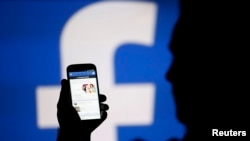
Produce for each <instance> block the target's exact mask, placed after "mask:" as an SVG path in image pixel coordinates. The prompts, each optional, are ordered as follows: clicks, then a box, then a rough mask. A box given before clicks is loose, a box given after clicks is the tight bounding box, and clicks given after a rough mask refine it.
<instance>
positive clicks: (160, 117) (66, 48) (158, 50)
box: [0, 0, 185, 141]
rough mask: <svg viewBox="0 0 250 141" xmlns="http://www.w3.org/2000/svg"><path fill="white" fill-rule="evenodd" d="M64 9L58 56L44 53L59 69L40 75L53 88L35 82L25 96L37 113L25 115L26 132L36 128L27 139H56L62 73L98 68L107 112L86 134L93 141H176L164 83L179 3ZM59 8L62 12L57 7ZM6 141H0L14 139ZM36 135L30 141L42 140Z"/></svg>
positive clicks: (178, 127) (179, 133)
mask: <svg viewBox="0 0 250 141" xmlns="http://www.w3.org/2000/svg"><path fill="white" fill-rule="evenodd" d="M29 4H34V3H29ZM43 4H44V3H40V4H39V6H40V5H43ZM34 5H36V4H34ZM37 6H38V4H37ZM39 6H38V7H39ZM71 6H72V7H73V8H72V11H70V12H69V13H68V16H67V17H66V16H65V18H64V19H63V20H61V28H60V30H58V31H59V32H56V33H57V37H58V40H57V41H58V43H57V48H58V49H57V50H54V51H53V52H54V54H49V55H51V56H53V55H55V54H56V52H57V54H56V55H57V56H58V63H57V65H58V66H57V67H58V69H56V71H55V70H54V71H53V72H48V73H52V74H59V75H57V76H50V77H47V76H46V75H45V76H46V77H47V79H51V80H50V81H51V82H52V81H53V82H52V83H51V82H50V81H49V80H44V79H41V81H38V82H34V84H33V85H32V88H33V90H34V91H33V92H30V93H34V95H33V97H34V99H33V100H34V103H33V106H34V107H36V108H35V109H28V110H33V111H35V112H33V114H34V115H33V120H34V122H33V124H34V126H31V127H29V130H33V131H34V128H35V131H34V132H36V133H39V132H43V133H44V134H43V135H44V136H48V137H45V138H48V139H51V138H53V137H51V136H52V134H53V133H54V134H55V135H54V136H56V132H55V131H56V128H58V122H57V118H56V104H57V101H58V98H59V92H60V84H59V81H60V79H62V78H66V67H67V66H68V65H70V64H77V63H93V64H95V65H96V66H97V71H98V76H99V85H100V86H99V87H100V93H103V94H105V95H106V96H107V98H108V100H107V103H108V104H109V106H110V110H109V111H108V118H107V120H106V121H105V122H104V123H103V124H102V125H101V126H100V127H98V128H97V129H96V130H95V131H94V132H93V134H92V140H93V141H99V140H108V141H117V140H119V141H131V140H133V139H135V138H138V137H139V138H142V139H145V140H157V141H160V140H163V141H165V140H168V139H170V138H179V139H181V138H182V137H183V135H184V134H185V127H184V125H182V124H181V123H179V121H178V120H177V118H176V115H175V110H176V109H175V103H174V97H173V94H172V91H171V84H170V83H169V82H167V81H166V80H165V73H166V72H167V71H168V69H169V67H170V65H171V62H172V55H171V53H170V52H169V50H168V45H169V43H170V39H171V34H172V31H173V27H174V24H175V22H176V21H177V18H178V1H174V0H173V1H167V2H160V1H159V2H157V1H99V2H92V1H91V2H89V3H80V2H79V4H77V3H73V4H72V5H71ZM45 7H46V6H45ZM59 7H60V6H59ZM64 8H65V9H66V8H68V5H67V6H65V5H61V9H64ZM51 9H52V8H51ZM63 21H64V22H63ZM54 26H55V25H54ZM55 27H56V26H55ZM47 40H50V39H47ZM48 43H49V42H48ZM53 48H56V46H53ZM38 50H39V49H38ZM31 59H32V58H31ZM1 62H2V60H1ZM22 63H25V62H22ZM54 64H56V62H52V63H49V64H47V65H46V67H45V68H42V69H40V70H39V71H43V70H46V68H48V67H51V66H53V65H54ZM28 65H31V64H28ZM28 65H27V66H28ZM37 66H40V65H37ZM41 67H44V66H41ZM37 70H38V69H37ZM50 70H51V69H50ZM39 71H38V72H36V75H37V74H39ZM43 74H44V73H43ZM36 75H34V76H36ZM47 81H49V82H47ZM30 82H32V81H30ZM41 82H42V83H41ZM29 88H30V87H29ZM1 97H2V96H1ZM26 97H28V95H27V96H26ZM0 114H1V113H0ZM24 117H26V116H24ZM24 121H25V120H24ZM5 126H8V127H9V128H12V127H13V125H9V124H5ZM20 127H21V125H20ZM1 130H3V132H5V131H4V129H1ZM21 132H22V131H20V133H21ZM5 136H6V140H15V139H14V137H10V136H7V135H5ZM27 136H28V135H27ZM40 136H42V135H37V136H36V137H34V138H36V140H39V138H40V139H44V138H41V137H40Z"/></svg>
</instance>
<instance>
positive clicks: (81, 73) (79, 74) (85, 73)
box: [69, 70, 96, 77]
mask: <svg viewBox="0 0 250 141" xmlns="http://www.w3.org/2000/svg"><path fill="white" fill-rule="evenodd" d="M94 75H96V73H95V71H94V70H87V71H78V72H69V77H86V76H94Z"/></svg>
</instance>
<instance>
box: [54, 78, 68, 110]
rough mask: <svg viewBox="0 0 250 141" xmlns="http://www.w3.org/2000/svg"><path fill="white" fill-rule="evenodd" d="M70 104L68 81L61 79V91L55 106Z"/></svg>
mask: <svg viewBox="0 0 250 141" xmlns="http://www.w3.org/2000/svg"><path fill="white" fill-rule="evenodd" d="M69 105H71V101H70V90H69V82H68V80H66V79H63V80H61V92H60V97H59V101H58V104H57V106H61V107H64V106H69Z"/></svg>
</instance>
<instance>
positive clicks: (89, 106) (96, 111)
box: [68, 69, 101, 120]
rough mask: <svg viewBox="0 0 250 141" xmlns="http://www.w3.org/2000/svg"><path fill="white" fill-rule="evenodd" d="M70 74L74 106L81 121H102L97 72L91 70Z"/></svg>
mask: <svg viewBox="0 0 250 141" xmlns="http://www.w3.org/2000/svg"><path fill="white" fill-rule="evenodd" d="M68 73H69V74H68V77H69V82H70V90H71V99H72V105H73V107H74V108H75V109H76V111H77V112H78V114H79V116H80V118H81V120H89V119H100V118H101V115H100V107H99V106H100V105H99V96H98V94H99V92H98V83H97V75H96V71H95V70H94V69H90V70H84V71H77V72H68Z"/></svg>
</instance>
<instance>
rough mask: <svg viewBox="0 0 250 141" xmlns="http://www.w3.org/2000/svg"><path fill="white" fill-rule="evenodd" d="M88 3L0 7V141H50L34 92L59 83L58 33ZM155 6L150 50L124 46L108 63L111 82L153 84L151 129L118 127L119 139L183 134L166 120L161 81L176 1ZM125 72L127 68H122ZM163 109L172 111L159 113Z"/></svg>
mask: <svg viewBox="0 0 250 141" xmlns="http://www.w3.org/2000/svg"><path fill="white" fill-rule="evenodd" d="M93 2H96V1H94V0H88V1H87V2H86V1H77V0H75V1H70V2H69V1H66V0H62V1H60V0H57V1H45V0H44V1H1V2H0V140H1V141H15V140H25V141H39V140H41V141H45V140H46V141H53V140H55V139H56V133H57V130H56V129H43V130H42V129H38V128H37V123H36V103H35V102H36V99H35V90H36V87H37V86H41V85H43V86H45V85H59V84H60V83H59V82H60V79H61V78H60V53H59V49H60V47H59V38H60V34H61V31H62V28H63V26H64V24H65V23H66V22H67V20H68V19H69V18H70V17H71V16H72V15H73V14H74V13H75V12H76V11H77V10H78V9H80V8H82V7H84V6H86V5H88V4H91V3H93ZM155 2H156V4H157V6H158V8H157V9H158V11H157V24H156V29H155V32H156V36H155V42H154V46H153V48H143V47H142V46H140V45H137V44H133V43H128V44H124V45H122V46H120V47H119V48H118V50H117V51H116V54H115V62H114V65H115V74H114V75H115V78H116V83H135V82H153V83H155V85H156V101H155V102H156V105H155V106H154V110H155V111H154V112H155V115H154V122H153V124H152V125H151V126H119V128H118V132H117V133H118V139H119V140H124V141H128V140H131V139H133V138H136V137H141V138H143V139H146V140H165V139H168V138H171V137H176V138H182V136H183V134H184V133H185V130H184V128H183V126H180V125H179V124H178V125H176V124H175V123H176V120H177V119H175V118H174V119H172V118H173V117H175V115H174V114H175V107H172V106H173V105H175V104H174V103H168V102H171V101H172V102H174V101H173V100H169V99H173V95H172V94H166V93H168V92H169V91H170V90H169V89H171V85H170V84H169V83H168V82H167V81H166V80H165V73H166V72H167V70H168V69H169V67H170V65H171V62H172V56H171V54H170V52H169V50H168V45H169V42H170V39H171V34H172V32H173V27H174V24H175V22H176V21H177V19H178V14H179V13H178V1H176V0H166V1H155ZM148 60H150V61H148ZM124 61H125V62H124ZM128 67H129V68H131V69H129V70H128V69H124V68H128ZM149 68H150V69H149ZM124 70H126V71H124ZM152 72H154V73H152ZM131 74H132V76H131ZM166 108H169V109H171V110H172V111H171V110H170V111H169V110H168V111H166V112H162V111H163V110H164V109H166ZM170 114H172V116H171V115H170ZM173 115H174V116H173ZM173 121H174V122H173Z"/></svg>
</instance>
